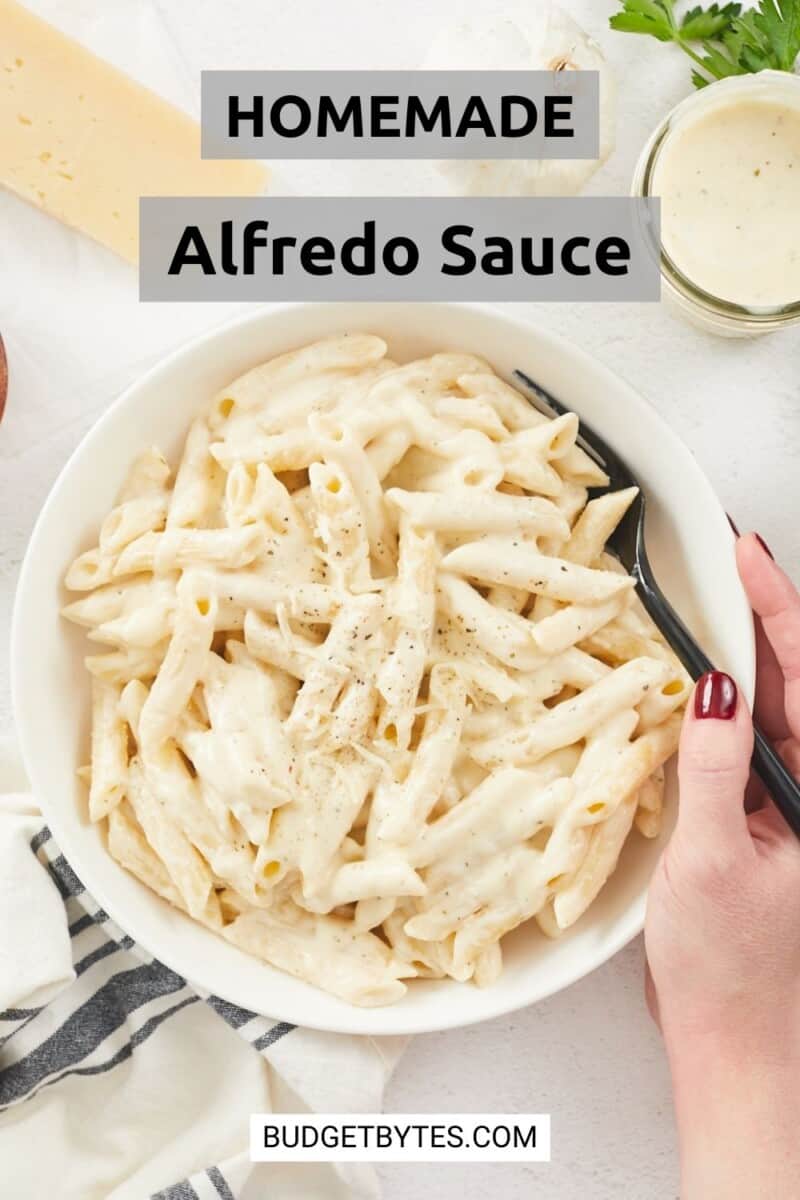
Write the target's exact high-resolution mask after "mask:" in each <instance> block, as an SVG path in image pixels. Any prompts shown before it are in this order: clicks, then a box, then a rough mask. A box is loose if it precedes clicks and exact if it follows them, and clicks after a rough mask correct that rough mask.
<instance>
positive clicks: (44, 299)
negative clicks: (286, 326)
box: [0, 0, 800, 1200]
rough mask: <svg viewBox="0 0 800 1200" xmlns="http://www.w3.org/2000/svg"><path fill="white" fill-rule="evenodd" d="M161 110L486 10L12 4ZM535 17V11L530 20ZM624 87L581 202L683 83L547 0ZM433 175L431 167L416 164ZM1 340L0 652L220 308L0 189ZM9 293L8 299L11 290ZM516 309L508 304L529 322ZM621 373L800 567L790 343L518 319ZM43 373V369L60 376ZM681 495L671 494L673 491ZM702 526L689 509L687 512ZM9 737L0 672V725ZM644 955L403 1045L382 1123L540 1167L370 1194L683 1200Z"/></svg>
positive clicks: (683, 71)
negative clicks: (73, 480) (191, 302)
mask: <svg viewBox="0 0 800 1200" xmlns="http://www.w3.org/2000/svg"><path fill="white" fill-rule="evenodd" d="M29 3H30V7H33V8H38V9H39V10H40V11H42V12H43V13H45V14H46V15H48V16H49V17H50V19H52V20H54V21H56V22H58V23H60V24H61V25H62V26H63V27H64V28H65V29H67V30H68V31H70V32H74V33H76V34H79V35H80V36H82V37H85V38H86V40H87V41H89V42H90V44H92V45H93V47H94V48H95V49H97V50H99V51H100V52H102V53H104V54H105V55H106V56H107V57H109V58H114V59H116V60H117V61H118V62H119V63H120V65H122V66H124V67H126V68H127V69H129V70H130V71H132V72H133V73H134V74H137V75H138V76H139V77H141V78H142V79H143V80H144V81H145V82H148V83H150V84H151V85H153V86H155V87H157V88H158V90H160V91H162V92H163V93H164V94H166V95H168V96H170V98H172V99H174V100H176V101H178V102H182V103H184V104H188V105H189V106H190V107H191V106H196V104H197V90H198V72H199V70H200V68H203V67H278V66H281V67H307V68H308V67H323V66H324V67H353V68H356V67H360V68H367V67H372V68H375V67H410V66H415V65H418V63H419V61H420V59H421V57H422V55H423V53H424V50H425V46H426V43H427V41H428V40H429V38H430V37H431V36H432V34H433V32H434V31H435V30H436V28H437V27H438V26H439V25H440V24H441V23H444V22H446V21H448V20H457V19H459V18H460V17H465V16H468V15H469V13H470V12H474V11H481V10H484V11H485V10H486V9H487V8H490V7H499V8H500V9H502V8H503V4H502V0H497V2H496V4H490V3H488V0H472V2H470V0H435V2H434V0H402V3H398V2H397V0H291V2H288V0H225V2H224V3H220V2H219V0H152V2H151V3H144V2H140V0H102V3H101V0H96V2H90V0H38V2H37V3H34V0H29ZM540 3H542V0H528V4H529V6H530V7H531V8H532V9H534V8H535V7H536V6H537V4H540ZM563 4H564V7H565V8H567V10H568V11H570V12H571V13H572V14H573V15H574V16H575V17H576V18H577V19H578V20H579V21H580V22H581V24H583V25H584V27H585V28H587V29H588V30H590V31H591V32H592V33H594V34H595V35H596V36H597V38H598V40H599V41H600V42H601V43H602V45H603V47H604V49H605V51H606V53H607V56H608V58H609V60H610V61H611V62H612V63H613V65H614V68H615V72H616V76H617V80H618V85H619V116H618V131H617V150H616V153H615V154H614V156H613V158H612V159H611V161H610V162H609V163H608V164H607V166H606V167H605V169H604V170H603V171H602V172H601V173H600V174H599V175H598V176H597V177H596V179H595V181H594V182H593V184H592V186H591V190H592V191H594V192H597V193H600V192H606V193H608V194H614V193H623V192H626V191H627V190H628V186H629V181H630V178H631V173H632V171H633V166H634V162H635V160H636V157H637V155H638V151H639V149H640V147H641V145H642V143H643V141H644V139H645V137H646V135H647V134H648V133H649V131H650V130H651V129H652V127H653V126H654V125H655V123H656V122H657V120H658V119H659V118H660V116H661V115H662V114H663V113H664V112H665V111H666V110H667V108H669V107H670V106H671V105H672V104H674V103H675V102H676V101H677V100H679V99H680V98H681V97H682V96H683V95H684V94H686V93H687V91H688V90H689V88H690V85H689V65H688V61H685V60H684V59H683V58H682V56H681V55H680V53H679V52H678V51H677V50H673V48H671V47H662V46H659V45H658V44H657V43H655V42H652V41H650V40H648V39H642V38H633V37H629V36H621V35H617V34H611V33H610V32H609V31H608V30H607V28H606V22H607V17H608V15H609V14H610V13H611V12H612V11H614V10H615V8H616V7H617V6H616V4H615V3H612V0H563ZM420 170H421V169H420V168H419V166H418V165H417V166H413V167H412V166H409V167H403V166H402V165H397V164H394V165H389V164H387V165H384V164H380V163H374V164H364V163H361V164H346V163H336V164H326V163H316V164H300V163H298V164H286V166H285V167H281V168H280V169H279V171H278V172H276V177H275V180H274V190H275V191H294V192H303V191H309V192H317V193H320V194H322V193H325V192H328V193H331V194H332V193H347V192H357V191H360V192H364V193H370V192H373V193H376V194H378V193H390V192H392V191H406V192H409V193H411V192H413V191H415V190H416V189H418V188H419V187H420V186H421V181H422V180H423V179H424V178H425V176H423V174H421V173H420ZM422 170H426V168H422ZM0 230H2V236H1V237H0V330H2V333H3V335H4V337H5V338H6V341H7V346H8V350H9V357H10V367H11V376H12V389H11V395H10V401H9V409H8V412H7V415H6V419H5V421H4V423H3V426H2V427H1V428H0V481H1V483H0V626H2V629H0V639H2V640H0V644H1V645H5V644H6V638H7V627H8V624H9V619H10V611H11V603H12V596H13V588H14V583H15V579H16V575H17V571H18V568H19V564H20V561H21V559H22V555H23V553H24V550H25V545H26V542H27V539H28V537H29V534H30V530H31V527H32V524H33V521H34V519H35V516H36V513H37V511H38V509H39V507H40V505H41V503H42V500H43V498H44V496H45V494H46V492H47V489H48V487H49V486H50V484H51V482H52V480H53V478H54V477H55V475H56V473H57V472H58V470H59V468H60V466H61V465H62V464H63V462H64V461H65V460H66V458H67V456H68V454H69V453H70V451H71V450H72V448H73V447H74V446H75V444H76V443H77V441H78V440H79V438H80V437H81V435H82V434H83V432H84V431H85V429H86V428H88V426H89V425H90V424H91V423H92V421H93V420H94V419H95V418H96V416H97V415H98V414H99V412H100V411H102V409H103V408H104V407H105V406H106V405H107V404H108V403H109V401H110V400H111V399H113V396H114V394H115V393H116V392H117V391H118V390H119V388H120V387H121V386H123V385H124V384H125V383H126V382H128V381H129V380H130V379H132V378H134V377H135V376H136V375H137V374H138V373H139V372H140V370H141V369H142V367H143V366H144V365H145V364H146V363H148V362H150V361H152V360H153V358H154V357H157V356H158V354H160V353H161V352H162V351H164V350H166V349H168V348H169V347H171V346H173V345H175V344H177V343H178V342H180V341H181V340H183V338H184V337H185V336H186V335H187V334H188V333H190V332H194V331H195V330H198V329H200V328H203V327H206V326H208V325H211V324H214V323H216V322H217V321H219V320H220V319H222V318H223V317H226V316H229V315H230V314H231V312H232V311H233V310H232V309H231V308H230V307H227V308H224V307H222V306H196V307H194V308H190V309H188V310H186V309H179V308H178V307H177V306H156V307H147V306H139V305H138V304H137V302H136V288H135V279H134V276H133V273H132V272H130V271H129V269H127V268H125V267H123V266H122V265H121V264H119V263H117V262H116V260H113V259H112V258H111V256H109V255H106V254H105V253H103V252H100V251H95V250H94V249H93V248H91V247H89V246H88V244H87V243H85V241H84V240H83V239H80V238H77V237H73V236H71V235H69V234H66V233H64V232H63V231H62V230H60V229H59V228H58V227H57V226H56V225H55V224H54V223H53V222H51V221H49V220H48V219H47V218H45V217H44V216H42V215H41V214H39V213H36V212H34V211H33V210H30V209H28V208H27V207H26V206H25V205H23V204H21V203H20V202H18V201H16V200H15V199H14V198H12V197H10V196H8V195H6V194H0ZM10 281H13V286H12V285H11V283H10ZM522 307H525V306H522ZM528 312H529V315H530V318H531V320H534V321H537V322H540V323H541V324H543V325H544V326H546V327H548V328H550V329H553V330H556V331H558V332H559V333H562V334H564V335H566V336H567V337H570V338H572V339H574V340H576V341H578V342H580V344H581V345H582V346H583V347H584V348H586V349H588V350H589V351H590V352H592V353H594V354H595V355H597V357H598V358H600V359H601V360H602V361H603V362H605V363H606V364H608V365H609V366H611V367H613V368H614V369H615V370H617V371H618V372H619V373H620V374H622V375H623V376H625V377H626V378H627V379H628V380H629V381H630V382H631V383H632V384H634V386H636V387H637V388H638V389H639V390H640V391H641V393H642V394H643V395H644V396H645V397H647V398H648V399H649V400H650V402H651V403H652V404H654V405H655V406H656V408H657V409H658V410H659V412H660V413H661V414H662V415H663V417H664V418H665V419H666V420H667V421H668V422H669V423H670V424H671V425H672V426H673V427H674V428H675V429H676V430H677V431H678V433H679V434H681V435H682V437H683V438H684V439H685V441H686V442H687V443H688V444H689V446H690V447H691V449H692V450H693V452H694V453H695V455H696V456H697V458H698V459H699V461H700V463H701V464H702V466H703V468H704V469H705V470H706V472H707V473H708V475H709V476H710V478H711V479H712V481H713V483H714V485H715V486H716V488H717V491H718V493H719V494H720V496H721V498H722V500H723V502H724V504H725V505H726V507H727V508H728V511H729V512H731V513H732V514H734V516H735V518H736V520H737V522H738V524H739V526H740V527H741V528H742V529H743V530H744V529H750V528H756V529H758V530H760V531H761V533H762V534H763V535H764V536H765V537H766V538H767V540H768V541H769V543H770V545H771V547H772V549H773V550H774V551H775V553H776V555H777V557H778V558H779V559H780V560H781V561H782V562H783V563H784V564H786V565H787V566H788V567H789V568H790V569H792V568H793V567H795V566H796V564H797V562H798V551H800V532H799V531H798V528H797V523H796V521H795V517H794V512H795V506H796V499H797V483H796V479H797V447H798V430H799V422H798V407H799V406H800V394H798V393H799V391H800V389H798V383H797V379H798V366H800V329H796V330H793V331H788V332H787V333H785V334H782V335H775V336H773V337H768V338H764V339H762V340H760V341H754V342H729V341H716V340H713V339H711V338H709V337H708V336H706V335H703V334H701V333H698V332H696V331H695V330H693V329H691V328H690V327H688V326H685V325H683V324H682V323H680V322H679V321H678V320H677V319H676V318H673V317H672V316H671V315H670V314H669V313H668V312H667V311H665V310H664V309H663V308H661V307H659V306H644V305H638V306H635V305H630V306H626V307H624V308H622V307H620V306H593V307H589V306H580V305H565V306H555V305H554V306H544V305H538V306H530V307H529V308H528ZM53 364H57V365H53ZM676 486H678V487H679V486H680V480H676ZM697 519H698V521H702V519H703V514H702V513H698V514H697ZM10 724H11V712H10V700H9V696H8V680H7V656H6V655H5V654H2V655H0V728H2V729H6V730H7V729H9V728H10ZM641 976H642V948H641V944H640V943H636V944H634V945H633V946H631V947H629V948H628V950H627V951H625V952H624V953H622V954H620V955H619V956H618V957H617V958H616V959H615V960H614V961H613V962H611V963H609V964H608V965H607V966H606V967H605V968H603V969H602V970H600V971H598V972H596V973H595V974H594V975H592V976H591V977H590V978H588V979H586V980H584V981H583V982H582V983H580V984H578V985H576V986H575V987H573V988H571V989H570V990H569V991H568V992H566V993H563V994H561V995H560V996H556V997H554V998H553V999H551V1000H549V1001H547V1002H546V1003H543V1004H540V1005H538V1006H537V1007H536V1008H534V1009H530V1010H528V1011H526V1012H522V1013H519V1014H518V1015H516V1016H514V1017H510V1018H504V1019H501V1020H498V1021H494V1022H490V1023H488V1024H485V1025H481V1026H478V1027H475V1028H472V1029H467V1030H464V1031H461V1032H453V1033H447V1034H437V1035H432V1036H429V1037H420V1038H417V1039H416V1040H415V1041H414V1043H413V1044H412V1046H411V1047H410V1049H409V1050H408V1052H407V1053H406V1055H405V1058H404V1059H403V1060H402V1062H401V1065H400V1067H399V1069H398V1071H397V1074H396V1076H395V1079H394V1081H393V1083H392V1085H391V1087H390V1089H389V1093H388V1096H387V1108H388V1109H389V1110H394V1111H406V1112H424V1111H431V1112H441V1111H448V1110H450V1111H466V1110H476V1111H483V1112H485V1111H493V1110H496V1111H503V1110H505V1111H509V1110H514V1109H516V1110H519V1111H523V1112H525V1111H527V1112H549V1113H552V1117H553V1125H552V1152H553V1161H552V1163H551V1164H550V1165H549V1166H545V1165H535V1166H531V1167H529V1168H526V1167H521V1166H508V1167H498V1166H488V1165H487V1166H483V1167H480V1166H477V1167H476V1166H469V1167H430V1166H412V1165H409V1166H392V1167H386V1168H384V1169H383V1170H382V1177H383V1179H384V1181H385V1190H386V1197H387V1200H401V1198H402V1200H422V1198H423V1197H425V1200H456V1198H458V1200H483V1198H484V1197H485V1196H487V1195H491V1194H495V1195H497V1196H498V1197H502V1200H523V1198H524V1200H529V1198H531V1197H535V1198H536V1200H611V1198H612V1197H613V1198H614V1200H616V1198H617V1197H620V1196H624V1197H625V1198H626V1200H661V1198H662V1197H666V1198H669V1197H674V1196H676V1195H677V1172H676V1150H675V1137H674V1129H673V1121H672V1116H671V1110H670V1095H669V1086H668V1078H667V1074H666V1069H665V1066H664V1062H663V1056H662V1052H661V1047H660V1042H659V1038H658V1036H657V1034H656V1032H655V1030H654V1029H653V1028H652V1026H651V1025H650V1022H649V1018H648V1017H647V1014H646V1011H645V1008H644V1004H643V1000H642V988H641Z"/></svg>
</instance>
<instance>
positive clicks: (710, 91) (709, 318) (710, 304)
mask: <svg viewBox="0 0 800 1200" xmlns="http://www.w3.org/2000/svg"><path fill="white" fill-rule="evenodd" d="M747 100H767V101H770V102H772V103H773V104H774V103H778V104H785V105H786V106H787V108H790V109H793V110H795V111H797V112H798V113H800V77H798V76H797V75H793V74H790V73H788V72H785V71H761V72H759V73H758V74H756V75H735V76H732V77H730V78H728V79H723V80H720V81H719V82H717V83H713V84H710V85H709V86H708V87H705V88H701V89H700V90H699V91H697V92H695V93H694V94H693V95H691V96H689V97H687V99H686V100H683V101H682V102H681V103H680V104H678V105H677V107H676V108H674V109H673V110H672V112H671V113H669V115H668V116H667V117H666V118H665V120H664V121H663V122H662V123H661V125H659V127H658V128H657V129H656V130H655V132H654V133H653V135H652V136H651V137H650V139H649V140H648V142H647V144H646V145H645V147H644V149H643V151H642V153H641V156H640V158H639V161H638V163H637V166H636V170H635V172H634V177H633V186H632V189H631V190H632V194H633V195H634V196H656V195H658V193H657V192H656V191H655V190H654V187H653V183H654V179H655V176H656V170H657V167H658V164H659V161H660V160H661V156H662V155H663V154H664V152H665V149H668V148H669V144H670V139H671V138H672V137H673V136H674V135H675V133H676V132H677V131H678V130H685V129H686V128H687V127H688V125H689V123H691V122H694V121H695V120H696V119H697V118H699V117H703V116H706V115H707V114H709V113H711V112H712V110H713V109H714V107H715V106H716V107H718V108H724V107H727V106H728V105H731V106H734V105H735V104H736V103H737V102H739V101H747ZM734 150H735V146H734ZM798 169H800V166H799V168H798ZM797 219H798V221H800V212H799V213H798V218H797ZM781 251H782V248H781V246H780V243H779V241H778V240H777V239H776V254H777V255H780V254H781ZM660 259H661V280H662V296H663V297H664V299H666V300H667V301H668V302H669V303H671V304H672V305H673V307H675V308H676V309H677V310H678V311H679V312H680V313H681V314H682V315H683V316H684V317H686V318H687V319H688V320H690V321H691V322H692V323H693V324H695V325H697V326H699V327H700V328H702V329H705V330H706V331H708V332H709V333H715V334H719V335H721V336H722V337H756V336H758V335H759V334H763V333H772V332H773V331H775V330H777V329H782V328H784V327H785V326H788V325H792V324H794V323H795V322H797V321H800V295H798V297H797V300H796V301H792V303H788V304H782V305H780V306H774V307H763V308H761V307H747V306H744V305H741V304H736V303H734V302H733V301H731V300H723V299H721V298H720V297H719V296H715V295H712V294H711V293H710V292H707V291H704V290H703V288H702V287H700V286H699V285H698V284H697V283H695V282H694V281H693V280H692V279H691V278H689V277H688V275H687V274H685V273H684V271H682V270H681V269H680V268H679V267H678V266H677V264H676V263H675V262H674V261H673V260H672V259H671V258H670V256H669V255H668V254H667V253H666V251H665V249H664V247H663V245H662V247H661V250H660Z"/></svg>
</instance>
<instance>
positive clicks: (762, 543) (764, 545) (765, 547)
mask: <svg viewBox="0 0 800 1200" xmlns="http://www.w3.org/2000/svg"><path fill="white" fill-rule="evenodd" d="M756 540H757V541H758V544H759V546H760V547H761V549H762V550H763V551H764V553H765V554H768V555H769V556H770V558H771V559H772V561H773V562H774V561H775V555H774V554H773V553H772V551H771V550H770V548H769V546H768V545H767V543H766V542H765V541H764V539H763V538H762V536H761V534H760V533H757V534H756Z"/></svg>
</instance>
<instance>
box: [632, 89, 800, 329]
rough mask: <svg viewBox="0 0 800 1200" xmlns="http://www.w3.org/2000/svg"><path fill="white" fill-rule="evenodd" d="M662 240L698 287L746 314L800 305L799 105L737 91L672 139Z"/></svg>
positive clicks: (658, 181) (658, 176) (666, 149)
mask: <svg viewBox="0 0 800 1200" xmlns="http://www.w3.org/2000/svg"><path fill="white" fill-rule="evenodd" d="M652 191H653V193H654V194H655V195H657V196H661V198H662V204H661V236H662V242H663V246H664V249H665V251H666V253H667V254H668V255H669V257H670V258H671V259H672V262H673V263H674V265H675V266H676V267H677V268H678V270H679V271H680V272H681V273H682V274H683V275H684V276H685V277H686V278H687V279H688V280H689V281H690V282H691V283H693V284H695V285H696V286H697V287H700V288H702V289H703V290H704V291H706V292H709V293H711V295H713V296H716V297H717V298H718V299H720V300H727V301H730V302H732V303H734V304H738V305H740V306H742V307H744V308H751V309H759V308H781V307H783V306H785V305H787V304H793V303H796V302H799V301H800V85H798V103H797V107H792V106H791V105H788V104H786V103H781V102H780V101H778V100H773V99H770V98H768V97H744V96H741V95H739V96H737V95H735V94H732V95H730V96H729V97H728V99H727V100H725V101H721V102H718V103H717V104H716V105H715V106H714V107H712V108H710V109H708V110H707V111H706V112H704V113H701V114H697V115H696V116H690V115H688V114H687V117H686V118H684V120H683V121H682V122H681V123H680V124H679V125H678V126H677V127H676V128H674V129H673V131H672V132H671V133H670V134H669V135H668V136H667V138H666V139H665V141H664V144H663V146H662V148H661V150H660V152H659V155H658V160H657V163H656V166H655V170H654V173H653V182H652Z"/></svg>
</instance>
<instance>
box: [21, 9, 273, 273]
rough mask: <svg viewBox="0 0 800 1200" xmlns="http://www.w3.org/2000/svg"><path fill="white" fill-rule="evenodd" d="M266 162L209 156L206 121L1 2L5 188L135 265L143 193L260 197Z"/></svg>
mask: <svg viewBox="0 0 800 1200" xmlns="http://www.w3.org/2000/svg"><path fill="white" fill-rule="evenodd" d="M266 179H267V173H266V170H265V168H264V167H263V166H262V164H260V163H256V162H248V161H237V160H225V161H216V160H211V159H206V160H203V159H202V158H201V157H200V126H199V125H198V124H197V122H196V121H193V120H192V119H191V117H189V116H187V115H186V114H185V113H183V112H181V111H180V109H177V108H175V107H174V106H173V105H171V104H168V103H167V102H166V101H165V100H162V99H161V97H160V96H157V95H156V94H155V93H154V92H151V91H148V89H147V88H144V87H142V86H141V84H138V83H136V82H135V81H134V80H133V79H130V78H129V77H128V76H127V75H124V74H123V73H122V72H121V71H118V70H117V69H116V68H115V67H112V66H111V65H110V64H109V63H106V62H104V61H103V60H102V59H100V58H97V57H96V56H95V55H94V54H92V53H91V52H90V51H89V50H87V49H86V48H85V47H84V46H81V45H80V44H79V43H78V42H75V41H73V40H72V39H71V38H68V37H66V36H65V35H64V34H62V33H60V32H59V31H58V30H57V29H54V28H53V27H52V26H51V25H48V24H47V22H45V21H42V20H41V19H40V18H39V17H36V16H34V15H33V14H32V13H30V12H28V10H27V9H25V8H23V7H22V6H21V5H19V4H16V3H15V2H14V0H0V183H2V184H3V185H5V186H6V187H8V188H9V189H10V190H11V191H13V192H16V193H17V195H19V196H22V197H23V198H24V199H25V200H29V201H30V202H31V203H32V204H35V205H37V206H38V207H39V208H43V209H44V210H45V211H46V212H48V213H50V214H51V215H52V216H54V217H57V218H58V219H59V220H61V221H63V222H65V224H67V225H70V226H72V227H74V228H75V229H80V230H82V231H83V232H84V233H87V234H89V236H90V237H93V238H94V239H95V240H96V241H98V242H102V243H103V245H105V246H109V247H110V248H111V249H112V250H115V251H116V253H117V254H119V255H121V256H122V257H123V258H125V259H127V260H128V261H129V262H132V263H135V262H137V261H138V255H139V197H140V196H252V195H257V194H259V193H260V192H262V191H263V190H264V186H265V184H266Z"/></svg>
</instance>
